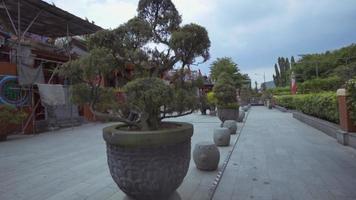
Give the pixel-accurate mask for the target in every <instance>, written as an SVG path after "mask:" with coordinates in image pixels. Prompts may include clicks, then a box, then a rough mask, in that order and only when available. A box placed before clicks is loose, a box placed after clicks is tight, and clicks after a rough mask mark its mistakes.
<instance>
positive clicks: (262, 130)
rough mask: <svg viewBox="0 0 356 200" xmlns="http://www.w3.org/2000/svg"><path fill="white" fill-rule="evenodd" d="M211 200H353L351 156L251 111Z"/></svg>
mask: <svg viewBox="0 0 356 200" xmlns="http://www.w3.org/2000/svg"><path fill="white" fill-rule="evenodd" d="M213 199H216V200H220V199H223V200H225V199H226V200H238V199H242V200H249V199H263V200H277V199H279V200H289V199H291V200H309V199H310V200H319V199H320V200H333V199H340V200H351V199H353V200H355V199H356V151H355V150H354V149H352V148H350V147H345V146H342V145H340V144H338V143H337V142H336V140H335V139H333V138H331V137H329V136H327V135H325V134H324V133H322V132H320V131H318V130H316V129H314V128H312V127H310V126H308V125H306V124H303V123H302V122H300V121H298V120H295V119H293V118H292V115H291V114H290V113H282V112H280V111H278V110H268V109H267V108H265V107H253V108H252V110H251V111H250V114H249V116H248V119H247V121H246V124H245V127H244V129H243V130H242V133H241V137H240V139H239V141H238V142H237V146H236V148H235V149H234V152H233V153H232V156H231V159H230V161H229V163H228V166H227V168H226V170H225V173H224V174H223V176H222V179H221V181H220V183H219V185H218V188H217V190H216V192H215V195H214V198H213Z"/></svg>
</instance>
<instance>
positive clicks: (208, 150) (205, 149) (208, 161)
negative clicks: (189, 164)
mask: <svg viewBox="0 0 356 200" xmlns="http://www.w3.org/2000/svg"><path fill="white" fill-rule="evenodd" d="M193 160H194V163H195V165H196V167H197V168H198V169H200V170H206V171H213V170H216V169H217V168H218V165H219V160H220V152H219V149H218V148H217V147H216V145H215V144H213V143H211V142H199V143H197V144H196V145H195V147H194V151H193Z"/></svg>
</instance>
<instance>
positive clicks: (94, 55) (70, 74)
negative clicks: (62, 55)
mask: <svg viewBox="0 0 356 200" xmlns="http://www.w3.org/2000/svg"><path fill="white" fill-rule="evenodd" d="M114 69H115V58H114V57H113V55H112V54H110V50H108V49H105V48H96V49H93V50H91V51H90V52H89V54H88V55H85V56H83V57H81V58H80V59H77V60H73V61H71V62H68V63H66V64H65V65H64V66H63V67H62V68H61V69H60V71H59V74H60V75H61V76H63V77H66V78H68V79H69V80H70V81H71V83H72V84H78V83H83V82H85V83H88V84H97V83H96V82H97V81H98V80H99V79H102V78H103V77H104V76H108V75H110V74H111V72H112V70H114Z"/></svg>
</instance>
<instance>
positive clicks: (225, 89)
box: [213, 72, 239, 109]
mask: <svg viewBox="0 0 356 200" xmlns="http://www.w3.org/2000/svg"><path fill="white" fill-rule="evenodd" d="M213 92H214V96H215V98H216V102H217V107H218V108H222V109H238V108H239V104H238V103H237V99H236V97H237V92H236V88H235V86H234V82H233V80H232V78H231V76H230V75H229V74H227V73H225V72H224V73H221V74H220V76H219V78H218V80H217V82H216V84H215V85H214V88H213Z"/></svg>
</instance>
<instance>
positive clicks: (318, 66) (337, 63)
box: [293, 44, 356, 82]
mask: <svg viewBox="0 0 356 200" xmlns="http://www.w3.org/2000/svg"><path fill="white" fill-rule="evenodd" d="M355 64H356V45H355V44H352V45H350V46H347V47H344V48H341V49H337V50H335V51H327V52H325V53H321V54H307V55H303V56H302V58H301V59H300V60H299V61H298V62H297V63H296V64H295V65H294V66H293V71H294V72H295V74H297V80H298V82H304V81H307V80H310V79H315V78H317V77H319V78H326V77H328V76H330V75H337V76H339V77H340V78H342V79H343V80H344V81H347V80H349V79H350V78H351V77H353V76H356V70H355V68H356V67H355Z"/></svg>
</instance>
